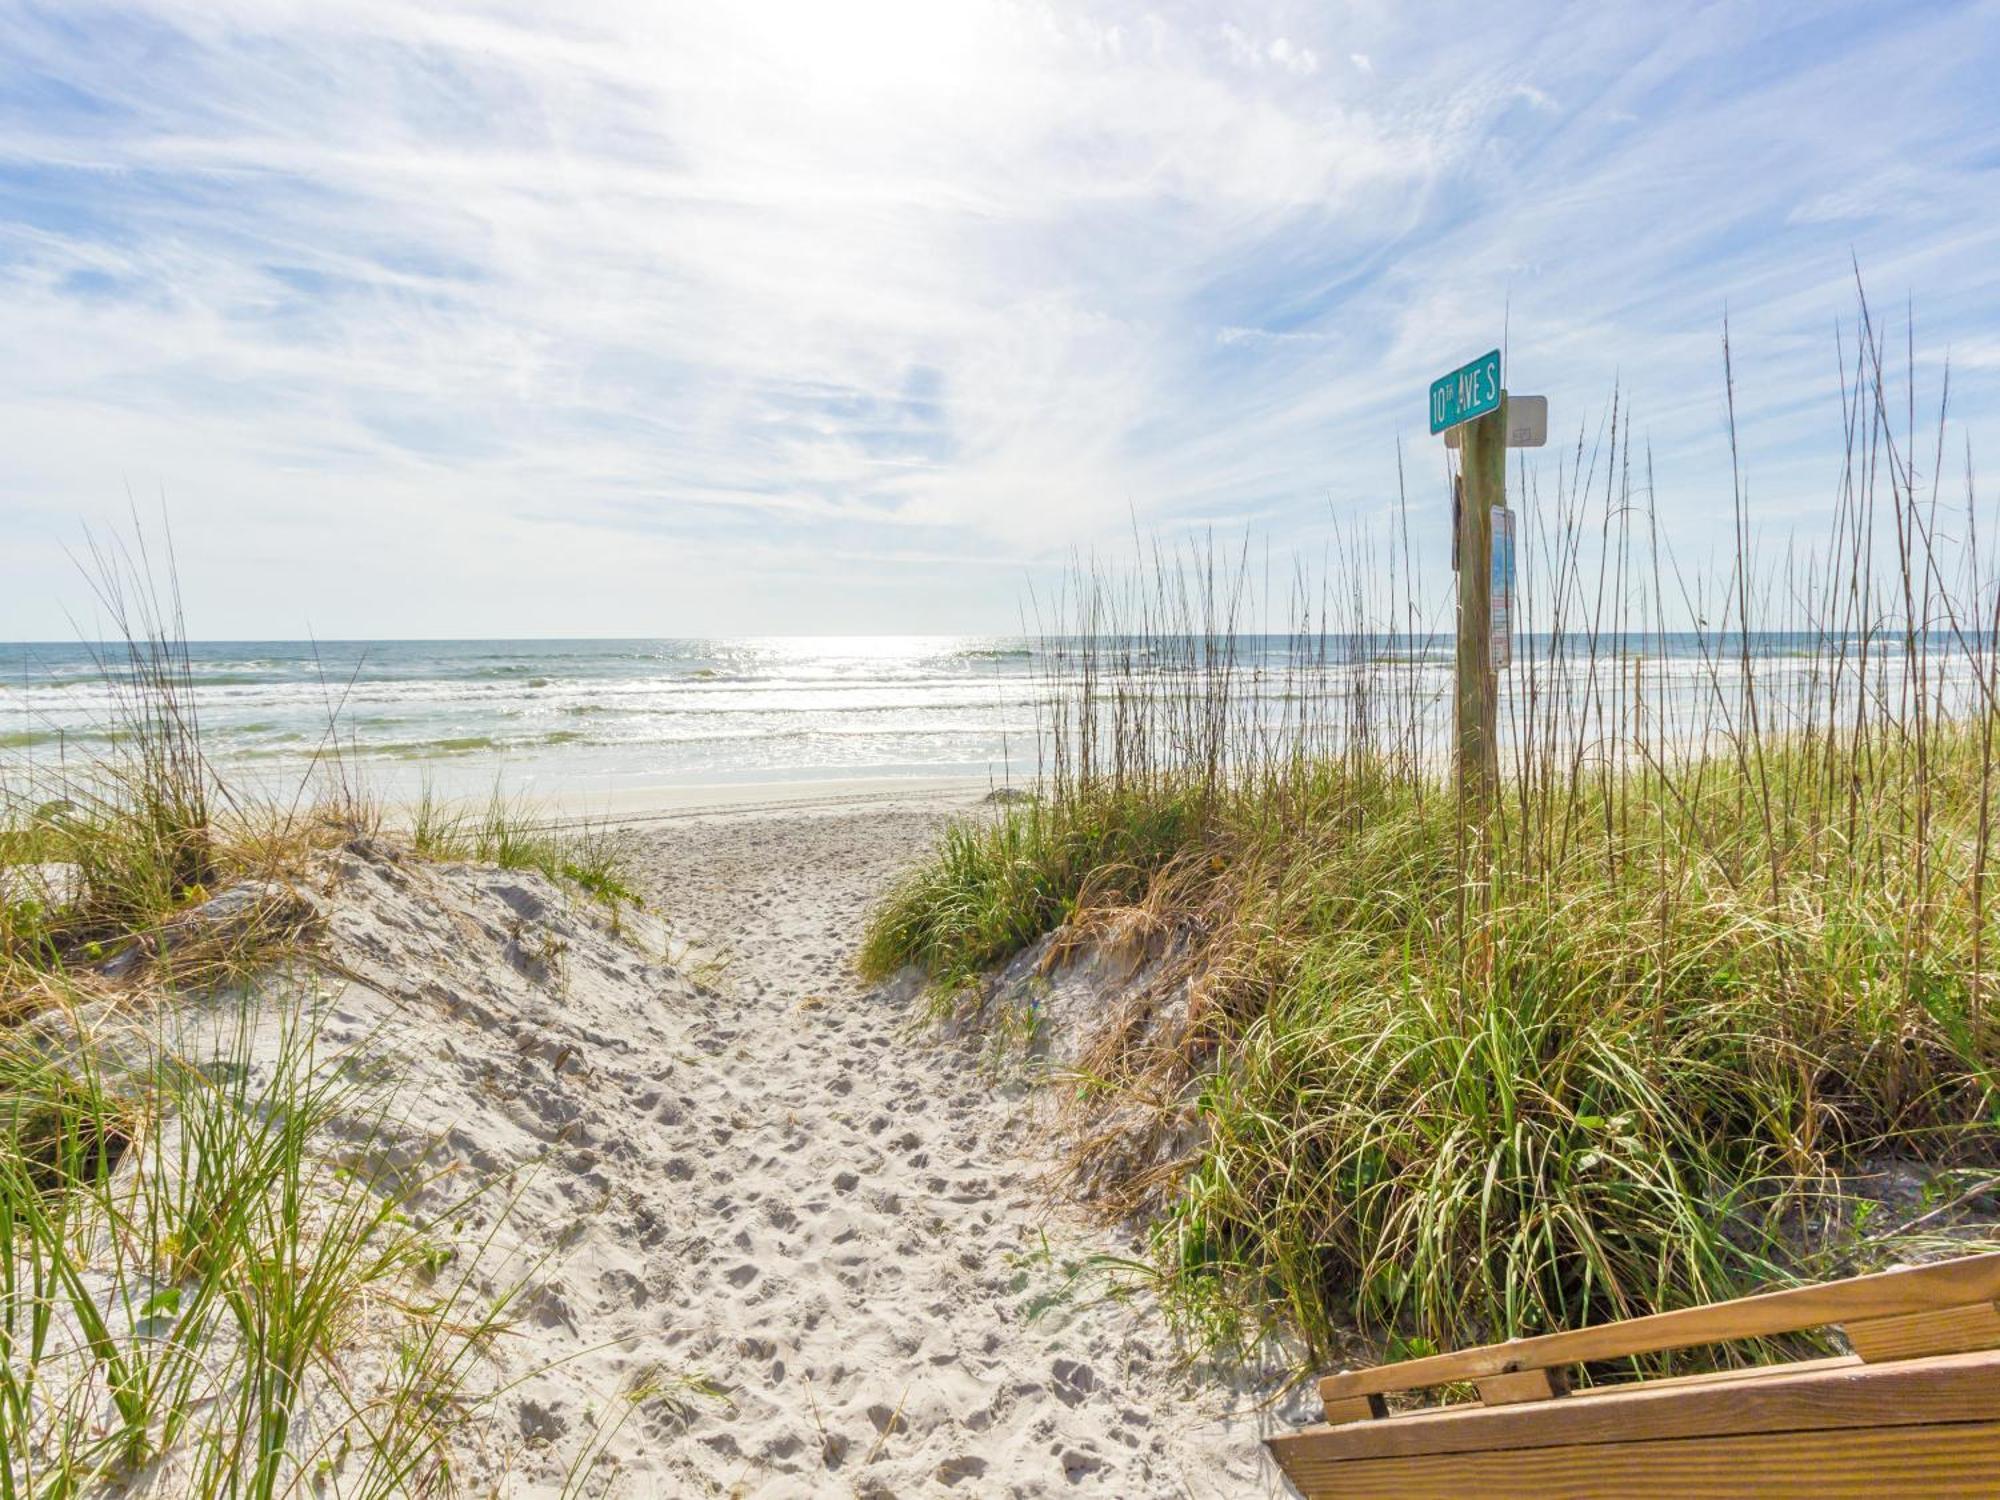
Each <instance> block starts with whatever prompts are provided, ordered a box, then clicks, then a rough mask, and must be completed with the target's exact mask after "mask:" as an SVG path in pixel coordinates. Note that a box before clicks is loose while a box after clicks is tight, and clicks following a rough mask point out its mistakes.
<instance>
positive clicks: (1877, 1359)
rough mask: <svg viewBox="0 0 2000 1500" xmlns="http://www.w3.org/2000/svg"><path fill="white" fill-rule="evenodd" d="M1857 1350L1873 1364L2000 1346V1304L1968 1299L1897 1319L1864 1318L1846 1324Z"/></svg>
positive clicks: (1848, 1337) (1848, 1336)
mask: <svg viewBox="0 0 2000 1500" xmlns="http://www.w3.org/2000/svg"><path fill="white" fill-rule="evenodd" d="M1842 1329H1843V1331H1844V1332H1845V1333H1846V1334H1847V1342H1848V1343H1849V1344H1851V1345H1852V1346H1853V1348H1854V1352H1855V1353H1856V1354H1858V1355H1860V1356H1861V1357H1862V1358H1863V1359H1865V1360H1867V1361H1868V1363H1869V1364H1871V1365H1878V1364H1882V1363H1884V1362H1886V1361H1888V1360H1892V1359H1916V1358H1920V1357H1921V1356H1923V1355H1926V1354H1963V1353H1965V1352H1967V1351H1968V1350H1972V1349H2000V1307H1996V1306H1994V1304H1993V1303H1991V1302H1968V1303H1966V1304H1965V1305H1964V1306H1963V1307H1940V1308H1936V1309H1933V1310H1932V1311H1930V1312H1920V1313H1904V1314H1903V1315H1902V1316H1900V1317H1894V1318H1861V1319H1857V1320H1852V1321H1849V1322H1847V1323H1845V1324H1843V1325H1842Z"/></svg>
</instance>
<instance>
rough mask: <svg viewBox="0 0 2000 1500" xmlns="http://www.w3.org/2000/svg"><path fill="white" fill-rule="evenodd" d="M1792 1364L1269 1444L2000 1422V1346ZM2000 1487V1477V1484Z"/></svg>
mask: <svg viewBox="0 0 2000 1500" xmlns="http://www.w3.org/2000/svg"><path fill="white" fill-rule="evenodd" d="M1784 1369H1785V1367H1784V1366H1782V1365H1777V1366H1767V1367H1765V1368H1762V1369H1758V1370H1745V1371H1740V1372H1736V1373H1738V1374H1740V1375H1741V1376H1743V1377H1745V1378H1743V1379H1739V1380H1735V1381H1728V1382H1723V1381H1714V1382H1711V1383H1708V1384H1684V1383H1682V1382H1680V1381H1674V1382H1668V1381H1658V1380H1649V1381H1641V1382H1639V1383H1637V1384H1634V1385H1627V1386H1616V1387H1611V1388H1609V1389H1604V1390H1594V1391H1581V1392H1579V1393H1578V1394H1576V1395H1574V1396H1570V1397H1568V1398H1566V1399H1564V1400H1561V1401H1540V1402H1532V1403H1528V1404H1526V1405H1520V1406H1503V1407H1497V1408H1488V1407H1483V1406H1470V1405H1467V1406H1446V1407H1437V1408H1433V1409H1431V1410H1429V1411H1413V1412H1405V1413H1403V1414H1402V1415H1400V1416H1394V1417H1390V1418H1389V1419H1388V1420H1387V1421H1383V1422H1370V1423H1366V1424H1363V1425H1359V1426H1353V1427H1338V1428H1334V1427H1312V1428H1308V1429H1306V1431H1304V1432H1300V1433H1291V1434H1287V1435H1284V1436H1281V1437H1276V1438H1272V1439H1271V1440H1270V1444H1271V1448H1272V1451H1273V1452H1274V1453H1276V1454H1278V1455H1279V1459H1280V1462H1283V1461H1284V1457H1285V1455H1286V1454H1287V1453H1299V1452H1309V1453H1311V1454H1313V1455H1315V1456H1316V1458H1318V1459H1323V1460H1326V1461H1332V1462H1354V1461H1361V1460H1367V1459H1381V1458H1397V1457H1405V1456H1415V1455H1422V1454H1450V1453H1471V1452H1477V1451H1479V1450H1481V1449H1494V1448H1508V1449H1514V1448H1550V1447H1565V1446H1574V1445H1579V1444H1613V1443H1623V1442H1637V1441H1641V1440H1647V1439H1658V1438H1701V1437H1710V1436H1727V1435H1731V1434H1739V1433H1756V1432H1780V1431H1803V1430H1810V1429H1818V1428H1834V1427H1901V1426H1924V1425H1938V1424H1943V1423H1951V1422H2000V1351H1992V1350H1988V1351H1985V1352H1982V1353H1978V1354H1952V1355H1946V1356H1944V1357H1942V1358H1938V1359H1925V1360H1913V1361H1907V1362H1904V1363H1900V1364H1889V1365H1865V1364H1863V1363H1861V1361H1859V1360H1857V1359H1843V1360H1836V1361H1832V1362H1829V1363H1823V1364H1821V1365H1820V1366H1819V1367H1818V1368H1814V1369H1810V1370H1807V1371H1804V1372H1801V1373H1794V1374H1791V1375H1786V1374H1784V1373H1783V1371H1784ZM1995 1488H1996V1491H2000V1485H1996V1487H1995Z"/></svg>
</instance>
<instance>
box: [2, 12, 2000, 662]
mask: <svg viewBox="0 0 2000 1500" xmlns="http://www.w3.org/2000/svg"><path fill="white" fill-rule="evenodd" d="M1996 76H2000V4H1995V3H1970V4H1936V5H1904V4H1896V3H1889V0H1874V3H1865V4H1824V5H1791V4H1785V5H1777V4H1769V3H1723V4H1713V5H1680V4H1673V3H1652V4H1645V5H1639V4H1626V3H1620V0H1590V3H1584V4H1574V5H1557V4H1547V5H1543V4H1535V3H1527V0H1524V3H1520V4H1515V5H1510V6H1505V7H1494V6H1491V5H1470V4H1464V5H1460V4H1425V5H1420V6H1419V5H1409V4H1391V3H1386V0H1380V3H1378V0H1362V3H1354V4H1315V5H1307V4H1294V3H1257V0H1249V3H1236V4H1230V5H1200V4H1174V3H1157V4H1150V5H1149V4H1127V3H1119V0H1112V3H1102V4H1097V3H1079V4H1041V3H1025V0H1018V3H1017V0H840V3H837V4H836V3H826V0H787V3H768V4H766V3H757V0H741V3H729V4H717V3H700V4H696V3H683V0H655V3H649V4H627V3H619V0H596V3H592V4H590V5H575V6H570V5H560V6H559V5H549V4H543V3H525V0H520V3H516V0H494V3H469V0H468V3H450V0H435V3H414V0H310V3H307V0H300V3H293V0H133V3H121V4H102V3H95V0H60V3H53V4H44V3H23V0H0V351H4V355H0V638H9V639H61V638H67V637H69V636H70V635H71V634H72V631H73V629H74V628H75V627H76V623H77V622H78V621H79V619H86V618H87V615H88V610H89V595H88V590H87V588H86V587H85V586H84V583H83V581H82V579H81V578H80V576H79V573H78V570H77V567H76V565H75V562H74V558H75V556H76V554H77V553H78V551H79V549H80V547H81V546H82V544H83V541H84V538H85V536H86V533H87V531H90V530H95V531H98V532H99V533H102V532H103V531H104V530H105V529H106V528H116V527H119V526H125V527H127V528H129V526H130V520H129V516H130V513H131V511H132V509H133V508H135V507H136V509H137V510H138V512H139V513H140V515H141V516H142V517H144V518H146V519H147V524H148V525H150V526H153V527H155V528H156V527H157V525H158V521H157V517H158V516H159V514H160V513H161V510H162V507H164V511H165V514H166V515H167V516H168V517H169V518H170V522H171V528H172V533H173V542H174V547H175V551H176V555H177V557H178V568H179V573H180V581H181V586H182V590H183V593H184V596H185V598H186V601H187V611H188V626H189V629H190V631H191V633H193V634H194V635H196V636H205V637H213V638H274V637H276V638H296V637H300V636H303V635H306V634H308V633H311V634H313V635H316V636H318V637H321V638H346V637H410V636H415V637H422V636H445V637H490V636H550V635H556V636H560V635H614V636H659V635H708V634H733V633H744V632H804V633H819V632H863V633H868V632H905V631H910V632H957V631H966V632H986V631H1000V632H1004V631H1010V630H1013V629H1015V628H1017V627H1018V625H1019V623H1020V621H1021V619H1022V600H1023V597H1024V591H1025V590H1026V589H1027V588H1029V587H1030V586H1033V587H1037V588H1046V586H1047V582H1048V580H1049V579H1051V578H1052V577H1053V576H1055V574H1056V573H1058V572H1059V571H1060V570H1061V568H1062V567H1063V566H1064V563H1065V561H1066V560H1067V559H1069V558H1070V557H1072V556H1075V555H1078V554H1080V553H1081V554H1090V553H1092V552H1101V553H1105V554H1116V553H1117V552H1118V551H1119V550H1120V549H1129V547H1130V546H1131V539H1132V537H1133V536H1134V534H1135V533H1138V534H1144V535H1158V536H1164V537H1167V538H1170V539H1171V538H1176V537H1189V536H1193V537H1201V536H1207V535H1210V534H1214V535H1217V536H1221V537H1224V538H1229V539H1235V538H1240V537H1242V536H1245V535H1248V536H1249V537H1251V538H1252V539H1253V540H1252V545H1254V546H1256V547H1258V548H1260V549H1266V550H1273V549H1274V550H1275V551H1276V552H1277V553H1278V554H1279V555H1284V554H1286V553H1288V552H1290V551H1292V550H1297V551H1299V552H1301V553H1303V554H1305V555H1307V556H1308V557H1316V556H1319V555H1320V554H1322V553H1323V552H1324V551H1325V549H1326V548H1327V546H1328V545H1329V538H1330V537H1331V536H1332V535H1333V534H1334V533H1335V532H1336V531H1337V530H1339V529H1342V528H1352V529H1357V530H1359V531H1361V532H1364V533H1366V532H1368V530H1369V529H1370V528H1376V527H1380V526H1383V525H1386V524H1387V522H1388V520H1389V518H1391V517H1392V516H1393V515H1394V513H1395V507H1396V504H1397V494H1398V470H1399V463H1400V465H1401V466H1402V470H1403V472H1404V473H1405V474H1406V475H1407V486H1408V491H1409V496H1410V499H1409V504H1410V507H1411V510H1410V515H1411V518H1412V520H1411V524H1412V529H1413V535H1414V541H1415V545H1416V546H1417V547H1418V548H1419V549H1420V551H1421V552H1422V554H1423V555H1424V556H1425V557H1427V558H1429V559H1431V563H1432V566H1433V568H1443V567H1448V563H1446V562H1445V561H1444V559H1445V557H1446V554H1447V552H1448V547H1449V537H1448V530H1447V526H1448V521H1447V516H1448V499H1447V489H1446V481H1445V479H1444V475H1445V472H1446V470H1445V461H1444V457H1443V454H1442V451H1441V447H1440V444H1439V443H1438V440H1436V439H1434V438H1432V437H1431V436H1429V434H1428V432H1427V429H1426V423H1425V417H1426V391H1427V386H1428V383H1429V381H1430V380H1431V379H1432V378H1433V377H1435V376H1437V375H1440V374H1442V373H1444V372H1445V371H1446V370H1448V369H1450V368H1451V367H1453V366H1455V365H1457V364H1460V363H1462V362H1464V361H1465V360H1468V359H1471V358H1473V357H1474V356H1476V355H1478V354H1480V353H1482V352H1484V351H1485V350H1486V349H1488V348H1491V347H1494V346H1495V345H1498V344H1500V343H1502V341H1503V339H1504V341H1505V344H1506V350H1507V375H1506V380H1507V384H1508V386H1509V387H1510V389H1512V390H1514V391H1516V392H1519V393H1527V392H1535V393H1542V394H1546V395H1547V396H1548V397H1549V401H1550V409H1551V427H1552V429H1553V430H1554V435H1555V436H1556V438H1557V439H1558V440H1559V441H1564V442H1567V443H1568V444H1569V445H1570V446H1571V447H1572V448H1573V446H1574V443H1575V440H1576V437H1577V435H1578V434H1579V433H1585V434H1591V433H1595V432H1596V431H1597V430H1598V428H1599V426H1600V425H1601V423H1602V422H1603V419H1604V414H1605V412H1606V409H1607V407H1608V405H1609V402H1610V399H1611V396H1612V393H1613V391H1614V390H1616V391H1618V392H1620V393H1621V399H1622V400H1623V401H1624V402H1625V403H1627V404H1628V406H1629V409H1630V411H1631V413H1632V417H1633V420H1634V422H1635V424H1636V425H1635V429H1634V430H1635V431H1636V432H1637V433H1638V434H1639V435H1641V436H1642V437H1643V439H1644V440H1645V441H1646V442H1647V443H1649V444H1650V445H1651V448H1652V452H1653V457H1654V466H1655V475H1656V485H1657V496H1656V501H1657V504H1658V506H1659V509H1660V514H1661V516H1662V520H1663V525H1664V526H1665V527H1666V529H1667V531H1668V532H1669V534H1670V536H1671V538H1672V540H1673V542H1674V545H1675V547H1676V550H1677V553H1679V554H1680V555H1681V556H1682V557H1683V558H1684V559H1685V560H1686V561H1687V562H1688V563H1689V565H1690V566H1692V567H1699V566H1701V565H1702V564H1703V562H1704V560H1705V559H1708V558H1709V557H1711V556H1712V555H1713V554H1714V553H1715V552H1716V550H1717V549H1721V548H1726V546H1727V545H1728V541H1729V536H1730V519H1729V517H1730V507H1731V489H1730V478H1729V467H1728V464H1729V454H1728V446H1727V442H1728V438H1727V430H1726V425H1725V421H1724V411H1725V407H1724V383H1723V374H1722V357H1721V332H1722V324H1723V319H1724V316H1725V313H1726V315H1727V317H1728V319H1729V322H1730V331H1731V344H1732V350H1733V353H1734V356H1735V364H1736V380H1737V400H1738V409H1739V414H1740V417H1741V430H1742V441H1743V461H1744V469H1745V473H1746V474H1747V476H1748V487H1749V488H1748V493H1749V495H1750V507H1751V518H1752V525H1753V527H1754V528H1755V530H1756V533H1757V535H1758V538H1759V542H1760V546H1763V547H1765V548H1767V549H1768V548H1773V547H1782V546H1784V545H1785V544H1786V543H1787V542H1788V541H1791V540H1795V539H1803V540H1804V541H1805V542H1807V543H1810V542H1811V541H1812V540H1813V539H1814V538H1815V537H1817V536H1823V535H1824V532H1825V528H1826V519H1827V517H1828V516H1829V515H1830V507H1831V504H1832V494H1833V488H1834V484H1835V481H1836V479H1837V477H1838V471H1839V468H1840V464H1841V443H1842V438H1841V423H1842V418H1841V407H1840V396H1839V374H1840V370H1839V360H1838V357H1837V349H1838V345H1837V343H1836V339H1837V337H1838V336H1839V332H1840V330H1842V329H1843V328H1844V329H1846V330H1847V332H1848V336H1850V337H1851V329H1852V322H1853V318H1854V307H1855V281H1854V270H1855V266H1856V264H1857V263H1858V264H1859V267H1860V270H1861V272H1862V274H1863V276H1864V277H1865V279H1866V283H1867V287H1868V292H1869V295H1870V298H1871V301H1873V302H1874V303H1875V304H1876V307H1877V311H1878V313H1882V314H1884V315H1885V316H1893V317H1894V318H1895V319H1897V320H1898V328H1899V334H1898V337H1899V338H1900V320H1901V318H1902V317H1903V316H1904V313H1905V310H1906V309H1909V310H1913V316H1914V323H1915V340H1914V343H1915V348H1916V384H1917V391H1918V399H1919V401H1920V403H1922V404H1923V405H1925V406H1926V407H1927V408H1928V407H1929V406H1930V405H1931V404H1932V403H1934V402H1935V401H1936V399H1937V395H1938V392H1939V389H1940V388H1941V385H1942V380H1943V376H1944V372H1945V369H1946V365H1947V360H1948V362H1949V369H1950V391H1951V406H1952V409H1953V410H1954V412H1955V413H1956V419H1955V421H1956V426H1955V429H1954V432H1953V435H1952V442H1951V447H1952V451H1953V452H1958V451H1959V450H1960V448H1961V446H1962V445H1963V444H1965V443H1969V444H1970V445H1971V448H1972V451H1973V454H1974V458H1975V462H1977V460H1978V456H1979V455H1980V454H1981V453H1982V452H1983V453H1984V454H1986V455H1987V458H1988V464H1987V467H1988V468H1989V469H1990V470H1992V471H1993V472H2000V420H1996V418H2000V89H1996V88H1995V87H1994V85H1993V81H1992V80H1993V79H1994V78H1995V77H1996ZM1556 451H1557V450H1556V449H1554V448H1552V449H1550V450H1545V451H1543V452H1542V453H1540V454H1536V455H1530V456H1529V457H1530V459H1531V462H1533V463H1534V464H1536V465H1553V464H1554V463H1555V462H1556V461H1557V460H1556V456H1555V455H1556ZM1537 472H1538V473H1539V472H1541V471H1540V470H1538V471H1537ZM1952 473H1953V474H1954V475H1955V474H1956V473H1957V470H1956V469H1954V470H1953V471H1952ZM1982 492H1983V491H1982Z"/></svg>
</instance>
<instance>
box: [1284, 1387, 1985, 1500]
mask: <svg viewBox="0 0 2000 1500" xmlns="http://www.w3.org/2000/svg"><path fill="white" fill-rule="evenodd" d="M1683 1399H1684V1398H1683ZM1566 1405H1567V1403H1565V1402H1561V1401H1556V1402H1550V1403H1546V1408H1545V1409H1548V1410H1557V1409H1561V1408H1562V1407H1564V1406H1566ZM1523 1409H1524V1410H1537V1409H1543V1408H1523ZM1496 1415H1497V1414H1496ZM1279 1461H1280V1463H1282V1464H1283V1466H1284V1469H1285V1473H1286V1475H1287V1476H1288V1477H1289V1478H1290V1479H1291V1481H1292V1483H1293V1484H1295V1485H1297V1486H1298V1488H1299V1490H1300V1492H1301V1493H1302V1494H1304V1495H1305V1496H1306V1497H1307V1500H1349V1497H1353V1500H1360V1497H1367V1500H1467V1497H1468V1496H1477V1497H1479V1500H1552V1497H1560V1500H1749V1497H1755V1500H1886V1497H1892V1496H1902V1497H1909V1500H1919V1497H1921V1500H1993V1496H1994V1495H1995V1493H1996V1492H2000V1422H1978V1423H1971V1422H1962V1423H1953V1424H1949V1425H1946V1426H1933V1427H1855V1428H1828V1429H1825V1430H1821V1431H1817V1432H1770V1433H1756V1434H1752V1435H1746V1436H1739V1437H1722V1438H1693V1439H1685V1438H1684V1439H1675V1440H1666V1441H1660V1440H1651V1441H1644V1442H1635V1443H1616V1444H1589V1445H1586V1446H1582V1447H1563V1448H1520V1449H1509V1450H1487V1451H1483V1452H1478V1453H1453V1454H1439V1455H1435V1456H1430V1457H1422V1458H1385V1459H1374V1460H1367V1461H1363V1462H1346V1461H1340V1460H1330V1459H1325V1458H1322V1457H1320V1456H1319V1455H1317V1454H1314V1453H1312V1452H1310V1451H1309V1450H1305V1449H1300V1448H1293V1449H1291V1450H1289V1452H1286V1451H1281V1452H1280V1455H1279Z"/></svg>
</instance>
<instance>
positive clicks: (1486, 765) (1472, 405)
mask: <svg viewBox="0 0 2000 1500" xmlns="http://www.w3.org/2000/svg"><path fill="white" fill-rule="evenodd" d="M1430 407H1431V409H1430V418H1431V431H1432V433H1434V434H1435V433H1443V434H1444V439H1445V446H1446V447H1448V448H1458V449H1460V450H1461V452H1462V453H1463V455H1464V457H1463V459H1462V464H1461V473H1460V475H1459V479H1458V485H1457V488H1456V489H1455V490H1454V491H1453V498H1454V500H1455V501H1456V502H1457V503H1456V504H1455V505H1454V506H1453V512H1454V514H1453V519H1452V524H1453V526H1454V528H1455V530H1454V534H1453V536H1452V562H1453V565H1454V566H1455V567H1456V568H1457V569H1458V683H1457V686H1458V693H1457V728H1458V736H1457V739H1458V754H1457V776H1458V790H1459V799H1458V805H1459V815H1460V818H1461V819H1462V820H1463V822H1464V824H1465V826H1466V828H1467V830H1468V831H1469V832H1472V833H1473V834H1474V835H1475V837H1476V838H1477V839H1478V840H1479V841H1480V842H1481V843H1482V844H1483V842H1484V837H1485V833H1486V825H1487V820H1488V819H1489V817H1490V816H1491V814H1492V812H1493V805H1494V801H1495V799H1496V797H1497V796H1498V794H1499V788H1500V737H1499V726H1498V718H1499V698H1500V695H1499V688H1498V683H1497V681H1496V678H1495V668H1496V666H1497V667H1505V666H1507V665H1509V664H1511V661H1512V641H1513V628H1514V619H1513V614H1514V610H1513V604H1514V600H1513V585H1514V533H1513V517H1512V516H1510V515H1508V514H1507V450H1508V449H1509V448H1539V447H1541V446H1542V444H1544V443H1546V442H1547V441H1548V434H1549V403H1548V398H1547V397H1545V396H1522V397H1519V398H1518V399H1517V400H1516V401H1515V402H1514V403H1512V406H1511V407H1510V403H1509V402H1508V400H1507V392H1506V390H1505V389H1504V388H1503V387H1502V386H1501V384H1500V351H1499V350H1498V349H1495V350H1493V351H1492V352H1491V353H1490V354H1484V355H1481V356H1480V357H1479V358H1478V359H1475V360H1474V361H1472V363H1471V364H1468V365H1461V366H1460V367H1459V368H1458V369H1456V370H1453V371H1452V372H1451V373H1450V374H1449V375H1445V376H1442V377H1440V378H1439V379H1437V380H1434V381H1432V382H1431V393H1430ZM1496 517H1498V518H1499V520H1500V522H1501V523H1502V525H1503V528H1504V531H1505V535H1504V536H1503V538H1502V542H1501V548H1500V551H1499V553H1498V554H1497V555H1496V553H1495V551H1494V546H1493V530H1494V522H1495V518H1496ZM1496 563H1497V564H1498V565H1499V566H1498V568H1497V569H1496V566H1495V564H1496ZM1496 572H1497V573H1498V575H1499V577H1498V580H1497V584H1496V578H1495V574H1496ZM1496 587H1498V588H1499V589H1501V590H1503V591H1504V592H1503V597H1502V598H1501V600H1500V605H1499V609H1500V612H1499V615H1498V616H1497V617H1496V615H1495V612H1494V608H1495V605H1494V590H1495V588H1496ZM1496 656H1497V658H1498V659H1497V661H1496Z"/></svg>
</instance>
